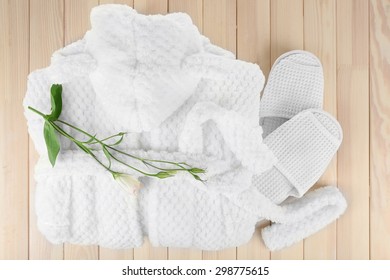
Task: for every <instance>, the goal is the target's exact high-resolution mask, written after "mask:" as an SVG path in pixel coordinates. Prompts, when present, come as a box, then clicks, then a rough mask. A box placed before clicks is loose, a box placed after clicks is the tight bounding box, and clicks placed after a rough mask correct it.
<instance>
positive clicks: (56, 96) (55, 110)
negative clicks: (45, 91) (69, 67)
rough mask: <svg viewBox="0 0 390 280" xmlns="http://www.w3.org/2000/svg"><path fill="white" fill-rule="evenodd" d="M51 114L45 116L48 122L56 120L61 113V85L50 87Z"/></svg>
mask: <svg viewBox="0 0 390 280" xmlns="http://www.w3.org/2000/svg"><path fill="white" fill-rule="evenodd" d="M50 100H51V113H50V115H47V119H48V120H49V121H55V120H57V119H58V118H59V117H60V115H61V112H62V85H56V84H54V85H52V86H51V88H50Z"/></svg>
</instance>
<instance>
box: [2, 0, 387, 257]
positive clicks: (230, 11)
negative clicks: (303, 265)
mask: <svg viewBox="0 0 390 280" xmlns="http://www.w3.org/2000/svg"><path fill="white" fill-rule="evenodd" d="M112 2H117V3H119V2H121V3H125V4H128V5H130V6H133V7H134V8H136V9H137V10H138V11H139V12H140V13H145V14H155V13H162V14H164V13H167V12H177V11H183V12H186V13H188V14H190V15H191V17H192V19H193V21H194V23H195V24H196V25H197V26H198V27H199V30H200V31H201V32H202V33H203V34H205V35H206V36H208V37H209V38H210V39H211V41H212V42H213V43H215V44H217V45H219V46H221V47H224V48H226V49H228V50H230V51H232V52H233V53H235V54H236V56H237V58H239V59H242V60H246V61H251V62H255V63H258V64H259V65H260V66H261V68H262V70H263V71H264V73H265V75H266V76H267V75H268V72H269V69H270V67H271V65H272V63H273V61H274V60H275V59H276V58H277V57H278V56H279V55H280V54H282V53H284V52H286V51H289V50H292V49H305V50H308V51H311V52H313V53H315V54H316V55H317V56H319V58H320V59H321V61H322V63H323V66H324V73H325V110H327V111H328V112H330V113H331V114H333V115H334V116H336V117H337V119H338V120H339V121H340V123H341V125H342V127H343V129H344V142H343V144H342V146H341V148H340V150H339V153H338V155H337V157H335V159H334V160H333V162H332V164H331V165H330V167H329V169H328V171H327V172H326V174H325V175H324V176H323V178H322V179H321V180H320V182H319V183H318V185H321V186H322V185H325V184H337V185H339V187H340V189H341V191H342V192H343V193H344V194H345V196H346V198H347V200H348V203H349V208H348V210H347V212H346V214H345V215H344V216H343V217H342V218H341V219H339V220H338V221H337V222H335V223H333V224H332V225H330V226H328V227H327V228H326V229H324V230H322V231H321V232H319V233H317V234H315V235H314V236H312V237H310V238H308V239H306V240H304V241H303V242H300V243H299V244H297V245H295V246H293V247H291V248H288V249H286V250H283V251H279V252H274V253H270V252H269V251H268V250H266V249H265V247H264V245H263V243H262V241H261V237H260V234H259V232H256V234H255V236H254V237H253V239H252V240H251V241H250V242H249V243H248V244H246V245H243V246H241V247H238V248H233V249H228V250H224V251H220V252H206V251H200V250H180V249H173V248H152V247H151V246H150V245H149V243H147V242H146V243H145V245H144V246H143V247H142V248H137V249H134V250H125V251H114V250H107V249H104V248H99V247H97V246H74V245H68V244H66V245H59V246H54V245H51V244H50V243H48V242H47V241H46V240H45V239H44V237H43V236H42V235H41V234H40V233H39V232H38V230H37V227H36V218H35V213H34V178H33V168H34V164H35V162H36V160H37V153H36V151H35V150H34V147H33V145H32V143H31V141H30V140H29V138H28V134H27V130H26V121H25V118H24V116H23V110H22V105H21V103H22V99H23V97H24V94H25V91H26V77H27V74H28V73H29V72H30V71H33V70H35V69H37V68H42V67H46V66H47V65H48V64H49V61H50V56H51V54H52V52H53V51H54V50H57V49H58V48H61V47H63V46H64V45H66V44H68V43H71V42H73V41H75V40H76V39H79V38H81V37H82V35H83V34H84V33H85V31H86V30H88V29H89V13H90V10H91V8H92V7H94V6H96V5H99V4H104V3H112ZM0 66H1V67H0V167H1V169H0V259H28V258H29V259H270V258H271V259H368V258H372V259H378V258H380V259H382V258H385V259H389V258H390V1H385V0H383V1H379V0H378V1H377V0H372V1H369V0H340V1H336V0H237V1H236V0H203V1H202V0H134V1H133V0H128V1H125V0H124V1H110V0H100V1H99V0H85V1H83V0H81V1H80V0H30V1H28V0H9V1H7V0H0Z"/></svg>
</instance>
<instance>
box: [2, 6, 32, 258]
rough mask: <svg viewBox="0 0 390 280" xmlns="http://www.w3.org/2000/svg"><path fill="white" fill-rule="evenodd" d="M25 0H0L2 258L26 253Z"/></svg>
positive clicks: (26, 22)
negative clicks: (23, 106)
mask: <svg viewBox="0 0 390 280" xmlns="http://www.w3.org/2000/svg"><path fill="white" fill-rule="evenodd" d="M28 11H29V6H28V5H26V3H25V2H24V1H0V167H1V169H0V259H28V136H27V133H26V132H27V131H26V129H27V128H26V121H25V118H24V116H23V108H22V106H21V104H22V100H23V97H24V93H25V91H26V83H25V80H26V76H27V74H28V70H29V69H28V55H29V13H28Z"/></svg>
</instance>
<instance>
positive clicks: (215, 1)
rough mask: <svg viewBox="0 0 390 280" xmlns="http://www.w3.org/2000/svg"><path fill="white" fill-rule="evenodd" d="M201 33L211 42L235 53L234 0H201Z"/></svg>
mask: <svg viewBox="0 0 390 280" xmlns="http://www.w3.org/2000/svg"><path fill="white" fill-rule="evenodd" d="M203 34H204V35H205V36H207V37H209V38H210V40H211V42H212V43H213V44H215V45H218V46H220V47H222V48H225V49H227V50H229V51H231V52H232V53H236V1H235V0H203Z"/></svg>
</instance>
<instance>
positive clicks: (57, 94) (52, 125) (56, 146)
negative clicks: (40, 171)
mask: <svg viewBox="0 0 390 280" xmlns="http://www.w3.org/2000/svg"><path fill="white" fill-rule="evenodd" d="M50 97H51V99H50V100H51V112H50V114H49V115H46V114H44V113H42V112H40V111H39V110H37V109H35V108H33V107H30V106H28V109H29V110H31V111H33V112H34V113H36V114H38V115H39V116H41V117H42V118H43V119H44V121H45V123H44V127H43V135H44V139H45V143H46V148H47V152H48V156H49V161H50V163H51V165H52V166H53V167H54V165H55V162H56V159H57V156H58V154H59V152H60V141H59V139H58V135H57V133H58V134H59V135H61V136H63V137H65V138H67V139H69V140H70V141H71V142H73V143H74V144H75V145H76V146H77V147H79V148H80V149H81V150H82V151H84V152H85V153H86V154H88V155H90V156H91V157H92V158H93V159H94V160H95V161H96V162H97V163H99V165H101V166H102V167H103V168H104V169H106V170H107V171H108V172H110V173H111V174H112V176H113V177H114V178H117V177H118V176H119V175H122V174H125V173H121V172H118V171H115V170H113V169H112V168H111V165H112V161H113V160H114V161H116V162H118V163H120V164H122V165H124V166H126V167H128V168H130V169H132V170H135V171H137V172H139V173H141V174H143V175H145V176H150V177H156V178H160V179H164V178H169V177H172V176H174V175H175V174H176V173H177V172H188V173H189V174H191V175H192V176H193V177H194V178H195V179H196V180H199V181H203V180H202V179H201V178H200V176H199V174H204V173H205V172H206V171H205V170H204V169H201V168H196V167H192V166H190V165H188V164H187V163H185V162H179V163H177V162H172V161H165V160H154V159H146V158H141V157H137V156H135V155H132V154H129V153H126V152H124V151H122V150H120V149H118V148H115V146H118V145H119V144H120V143H121V142H122V141H123V139H124V137H125V135H126V134H127V133H126V132H119V133H117V134H114V135H111V136H109V137H106V138H103V139H99V138H97V135H96V134H95V135H93V134H91V133H88V132H86V131H85V130H83V129H81V128H79V127H77V126H75V125H73V124H70V123H68V122H66V121H63V120H61V119H59V117H60V115H61V112H62V85H60V84H53V85H52V86H51V89H50ZM57 123H60V124H62V125H65V126H67V127H69V128H71V129H73V130H75V131H78V132H80V133H81V134H83V135H84V136H87V137H88V140H83V141H81V140H78V139H76V138H75V137H74V136H72V135H70V134H69V133H68V132H66V131H64V130H63V129H62V128H61V127H60V126H59V125H58V124H57ZM109 140H116V141H115V142H114V143H107V141H109ZM94 145H98V146H100V148H101V150H102V151H103V154H104V156H105V157H106V159H107V164H105V163H104V162H102V161H101V160H99V158H98V157H97V156H96V154H95V153H94V151H96V149H94V148H93V146H94ZM114 152H116V153H119V154H122V155H124V156H126V157H129V158H132V159H135V160H138V161H140V162H142V163H143V164H144V165H145V166H147V167H151V168H154V169H157V170H159V171H158V172H157V173H150V172H147V171H143V170H141V169H139V168H136V167H134V166H132V165H130V164H128V163H126V162H125V161H123V160H121V159H119V158H118V157H116V156H115V155H114ZM157 164H165V165H171V166H172V167H173V168H163V167H161V166H158V165H157Z"/></svg>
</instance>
